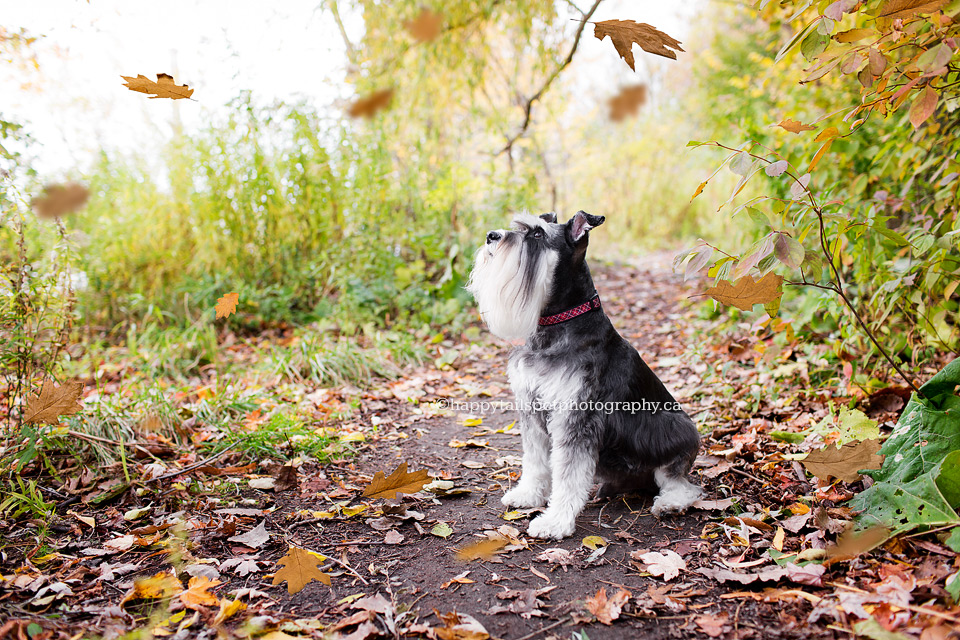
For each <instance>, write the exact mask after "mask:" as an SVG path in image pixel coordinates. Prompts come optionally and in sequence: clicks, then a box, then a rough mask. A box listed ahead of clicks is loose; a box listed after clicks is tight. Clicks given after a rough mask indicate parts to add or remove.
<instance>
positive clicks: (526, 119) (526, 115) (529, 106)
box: [497, 0, 603, 155]
mask: <svg viewBox="0 0 960 640" xmlns="http://www.w3.org/2000/svg"><path fill="white" fill-rule="evenodd" d="M601 2H603V0H596V1H595V2H594V3H593V6H592V7H590V10H589V11H587V12H586V13H584V14H583V19H582V20H580V26H578V27H577V33H576V35H575V36H574V37H573V46H571V47H570V53H568V54H567V57H566V58H564V59H563V62H561V63H560V64H559V65H558V66H557V68H556V69H554V70H553V73H551V74H550V76H549V77H548V78H547V79H546V80H545V81H544V82H543V84H542V85H541V86H540V89H539V90H537V92H536V93H534V94H533V95H532V96H530V97H529V98H527V100H526V104H525V105H524V108H523V124H521V125H520V130H519V131H517V133H516V134H514V135H513V136H511V137H509V138H507V144H505V145H504V147H503V148H502V149H500V151H498V152H497V155H500V154H501V153H504V152H506V153H510V151H511V150H512V149H513V143H515V142H516V141H517V140H519V139H520V138H521V137H522V136H523V134H524V133H526V132H527V128H528V127H529V126H530V118H531V115H532V112H533V103H534V102H536V101H537V100H539V99H540V98H542V97H543V94H544V93H546V92H547V89H549V88H550V85H551V84H553V81H554V80H556V79H557V77H559V75H560V73H561V72H562V71H563V70H564V69H566V68H567V66H569V65H570V63H571V62H572V61H573V55H574V54H575V53H576V52H577V47H579V46H580V37H581V36H582V35H583V30H584V28H585V27H586V26H587V22H588V21H589V20H590V18H592V17H593V14H594V12H596V10H597V7H599V6H600V3H601Z"/></svg>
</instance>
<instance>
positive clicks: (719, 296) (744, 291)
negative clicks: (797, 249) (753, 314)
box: [703, 272, 783, 311]
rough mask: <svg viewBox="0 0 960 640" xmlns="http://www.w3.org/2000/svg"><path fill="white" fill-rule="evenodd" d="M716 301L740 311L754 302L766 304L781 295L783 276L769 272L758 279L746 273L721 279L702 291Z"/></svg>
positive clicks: (750, 306) (751, 307)
mask: <svg viewBox="0 0 960 640" xmlns="http://www.w3.org/2000/svg"><path fill="white" fill-rule="evenodd" d="M703 293H704V295H708V296H710V297H711V298H713V299H714V300H716V301H717V302H720V303H722V304H726V305H731V306H734V307H736V308H738V309H740V310H741V311H750V310H752V309H753V305H755V304H767V303H769V302H773V301H774V300H779V299H780V296H782V295H783V278H782V277H781V276H778V275H777V274H775V273H773V272H771V273H768V274H767V275H765V276H763V277H762V278H760V279H759V280H754V279H753V276H752V275H750V274H747V275H745V276H743V277H742V278H740V279H739V280H737V282H736V284H734V283H732V282H730V281H729V280H721V281H720V282H718V283H717V286H715V287H710V288H709V289H707V290H706V291H704V292H703Z"/></svg>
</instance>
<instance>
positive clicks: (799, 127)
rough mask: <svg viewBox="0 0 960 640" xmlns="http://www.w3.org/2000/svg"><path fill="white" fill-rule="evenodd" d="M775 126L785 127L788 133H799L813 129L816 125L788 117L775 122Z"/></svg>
mask: <svg viewBox="0 0 960 640" xmlns="http://www.w3.org/2000/svg"><path fill="white" fill-rule="evenodd" d="M777 126H778V127H780V128H781V129H786V130H787V131H789V132H790V133H800V132H801V131H813V130H815V129H816V127H814V126H811V125H809V124H803V123H802V122H797V121H796V120H791V119H790V118H784V119H783V120H781V121H780V122H778V123H777Z"/></svg>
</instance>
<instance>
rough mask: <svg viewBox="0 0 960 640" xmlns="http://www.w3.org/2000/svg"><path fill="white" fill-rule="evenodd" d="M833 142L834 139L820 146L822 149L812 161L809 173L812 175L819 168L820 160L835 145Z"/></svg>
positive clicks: (808, 169)
mask: <svg viewBox="0 0 960 640" xmlns="http://www.w3.org/2000/svg"><path fill="white" fill-rule="evenodd" d="M833 140H834V139H833V138H830V139H829V140H827V141H826V142H824V143H823V144H822V145H820V148H819V149H818V150H817V153H816V154H815V155H814V156H813V160H811V161H810V166H809V167H807V173H810V172H812V171H813V170H814V169H816V168H817V164H819V162H820V158H822V157H823V156H824V154H826V153H827V151H829V150H830V147H831V145H833Z"/></svg>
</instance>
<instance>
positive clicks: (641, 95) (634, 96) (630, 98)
mask: <svg viewBox="0 0 960 640" xmlns="http://www.w3.org/2000/svg"><path fill="white" fill-rule="evenodd" d="M646 101H647V86H646V85H643V84H638V85H634V86H632V87H624V88H623V89H621V90H620V93H618V94H617V95H615V96H614V97H612V98H610V103H609V104H610V119H611V120H613V121H614V122H620V121H622V120H626V119H627V118H628V117H630V116H633V115H636V113H637V111H638V110H639V109H640V107H642V106H643V105H644V103H645V102H646Z"/></svg>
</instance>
